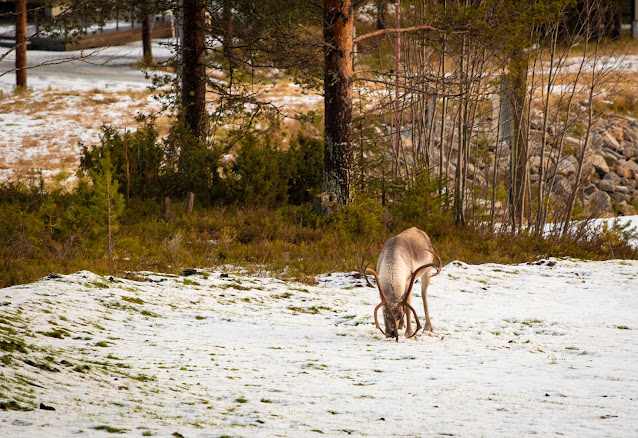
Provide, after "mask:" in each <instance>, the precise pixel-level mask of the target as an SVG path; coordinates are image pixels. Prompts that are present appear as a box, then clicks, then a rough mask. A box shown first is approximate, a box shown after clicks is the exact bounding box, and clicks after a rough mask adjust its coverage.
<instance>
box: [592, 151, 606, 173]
mask: <svg viewBox="0 0 638 438" xmlns="http://www.w3.org/2000/svg"><path fill="white" fill-rule="evenodd" d="M591 164H592V166H594V168H595V169H596V172H597V173H598V174H599V175H601V176H603V175H605V174H606V173H609V170H610V169H609V165H608V164H607V162H606V161H605V158H604V157H603V156H602V155H601V154H594V155H592V157H591Z"/></svg>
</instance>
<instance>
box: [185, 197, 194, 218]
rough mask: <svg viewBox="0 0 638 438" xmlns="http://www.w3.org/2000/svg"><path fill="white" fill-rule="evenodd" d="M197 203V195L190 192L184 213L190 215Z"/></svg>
mask: <svg viewBox="0 0 638 438" xmlns="http://www.w3.org/2000/svg"><path fill="white" fill-rule="evenodd" d="M194 203H195V193H193V192H188V195H186V206H185V207H184V213H186V214H187V215H190V214H191V213H192V212H193V204H194Z"/></svg>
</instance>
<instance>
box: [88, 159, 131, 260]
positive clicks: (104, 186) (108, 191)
mask: <svg viewBox="0 0 638 438" xmlns="http://www.w3.org/2000/svg"><path fill="white" fill-rule="evenodd" d="M99 163H100V169H99V170H98V171H97V172H96V171H90V172H89V173H90V176H91V179H92V180H93V190H92V194H91V197H90V202H91V205H92V207H93V208H94V209H95V210H94V212H95V215H96V219H97V230H96V231H97V232H98V233H100V234H103V233H104V232H106V236H107V239H108V256H109V271H111V268H112V264H113V236H114V235H115V234H117V233H118V232H119V220H118V218H119V216H120V215H121V214H122V212H123V211H124V205H125V203H124V196H122V194H121V193H118V187H119V183H118V181H117V180H116V179H115V178H113V164H112V163H111V155H110V153H109V152H108V151H106V153H105V154H104V157H103V158H101V159H100V161H99Z"/></svg>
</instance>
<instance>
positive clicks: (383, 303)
mask: <svg viewBox="0 0 638 438" xmlns="http://www.w3.org/2000/svg"><path fill="white" fill-rule="evenodd" d="M368 272H370V273H371V274H372V275H374V279H375V280H376V281H377V288H378V289H379V294H380V295H381V302H380V303H379V304H378V305H377V307H375V308H374V324H375V325H376V326H377V328H378V329H379V330H380V331H381V333H383V334H384V335H385V336H386V337H389V336H388V335H387V334H386V332H384V331H383V329H382V328H381V326H380V325H379V320H378V319H377V313H378V311H379V308H381V306H386V307H387V308H388V312H389V313H390V316H392V322H393V323H394V332H395V333H396V336H395V338H396V340H397V342H399V325H398V324H397V320H396V319H394V315H393V314H392V310H391V309H390V303H389V302H388V299H387V298H386V296H385V294H384V293H383V290H382V289H381V283H380V282H379V276H378V275H377V273H376V272H375V271H374V270H373V269H371V268H366V270H365V274H367V273H368ZM367 278H368V277H367V275H366V279H367ZM408 306H409V304H408ZM412 311H413V312H414V309H412Z"/></svg>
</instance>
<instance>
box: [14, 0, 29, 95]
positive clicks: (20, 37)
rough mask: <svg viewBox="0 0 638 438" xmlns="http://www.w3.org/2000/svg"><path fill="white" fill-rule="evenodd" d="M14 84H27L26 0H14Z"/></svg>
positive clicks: (20, 85) (22, 85)
mask: <svg viewBox="0 0 638 438" xmlns="http://www.w3.org/2000/svg"><path fill="white" fill-rule="evenodd" d="M16 86H18V87H23V88H26V86H27V0H16Z"/></svg>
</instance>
